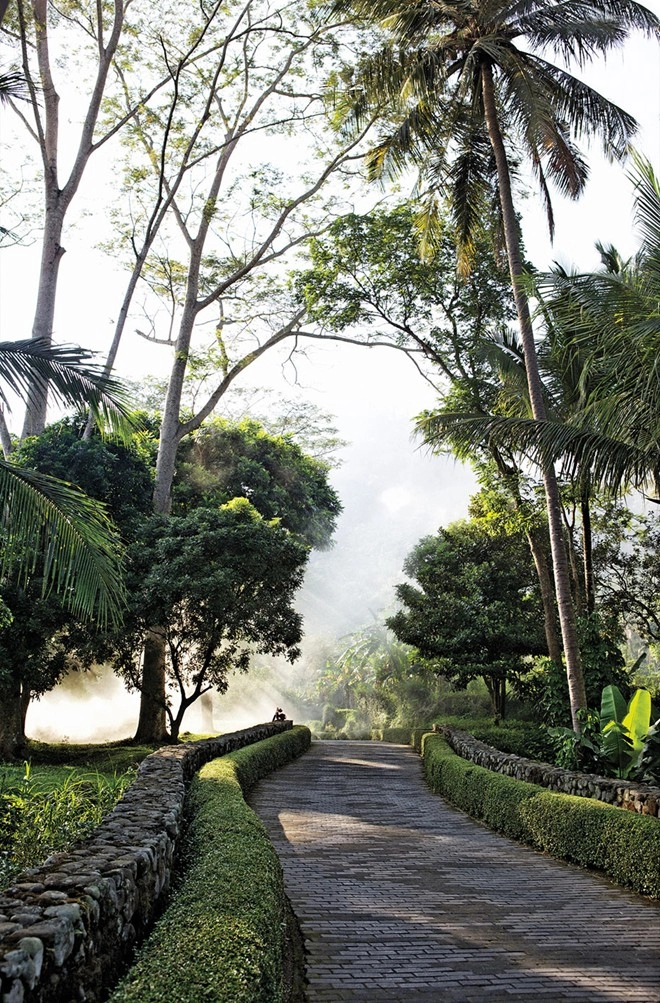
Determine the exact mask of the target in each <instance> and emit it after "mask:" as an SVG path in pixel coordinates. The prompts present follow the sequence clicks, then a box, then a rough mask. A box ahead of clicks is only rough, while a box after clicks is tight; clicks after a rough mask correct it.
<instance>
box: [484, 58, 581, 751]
mask: <svg viewBox="0 0 660 1003" xmlns="http://www.w3.org/2000/svg"><path fill="white" fill-rule="evenodd" d="M481 82H482V95H483V103H484V114H485V118H486V125H487V128H488V136H489V139H490V143H491V146H492V149H493V154H494V156H495V163H496V165H497V179H498V187H499V199H500V206H501V209H502V219H503V222H504V236H505V241H506V250H507V258H508V262H509V271H510V273H511V282H512V285H513V295H514V299H515V304H516V311H517V314H518V324H519V327H520V337H521V341H522V346H523V353H524V357H525V371H526V373H527V385H528V389H529V399H530V403H531V407H532V414H533V416H534V418H535V419H536V420H537V421H543V420H544V419H545V417H546V413H545V404H544V401H543V393H542V384H541V378H540V375H539V368H538V359H537V356H536V346H535V344H534V332H533V329H532V319H531V315H530V312H529V303H528V301H527V297H526V295H525V293H524V292H523V289H522V285H521V281H520V280H521V278H522V275H523V266H522V257H521V253H520V237H519V233H518V220H517V218H516V213H515V209H514V205H513V197H512V195H511V174H510V170H509V162H508V159H507V155H506V150H505V147H504V141H503V139H502V132H501V130H500V125H499V120H498V117H497V106H496V102H495V89H494V86H493V74H492V70H491V68H490V66H488V65H484V67H483V69H482V74H481ZM543 483H544V486H545V497H546V506H547V511H548V529H549V532H550V548H551V552H552V565H553V570H554V578H555V592H556V596H557V607H558V610H559V623H560V625H561V633H562V641H563V645H564V656H565V659H566V676H567V679H568V691H569V696H570V701H571V718H572V721H573V728H574V729H575V731H580V721H579V718H578V711H579V710H582V709H586V706H587V697H586V691H585V686H584V675H583V672H582V664H581V660H580V649H579V645H578V638H577V629H576V622H575V610H574V608H573V600H572V597H571V585H570V575H569V570H568V562H567V559H566V548H565V546H564V540H563V535H562V521H561V503H560V498H559V485H558V484H557V476H556V473H555V470H554V467H553V466H552V465H548V466H545V467H544V469H543Z"/></svg>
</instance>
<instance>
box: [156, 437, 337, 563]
mask: <svg viewBox="0 0 660 1003" xmlns="http://www.w3.org/2000/svg"><path fill="white" fill-rule="evenodd" d="M232 498H247V499H248V501H249V502H250V503H251V504H252V505H254V507H255V508H256V509H257V511H258V512H259V513H260V514H261V515H262V516H263V518H264V519H269V520H270V519H279V520H280V521H281V524H282V526H283V527H284V528H285V529H288V530H290V531H291V532H292V533H295V534H296V535H297V536H299V537H300V538H301V539H302V540H303V541H304V542H305V543H307V544H308V545H309V546H310V547H316V548H320V549H323V548H325V547H327V546H328V545H329V543H330V538H331V536H332V534H333V531H334V528H335V523H336V521H337V517H338V515H339V513H340V512H341V503H340V501H339V498H338V496H337V494H336V492H335V491H334V489H333V488H332V487H331V486H330V484H329V483H328V464H327V463H324V462H323V461H322V460H317V459H314V457H312V456H308V455H306V454H305V453H304V452H303V451H302V449H301V448H300V446H298V445H297V443H296V442H294V441H293V440H292V439H291V437H289V436H286V435H272V434H270V433H268V432H267V431H266V430H265V429H264V428H263V426H262V425H261V424H260V423H259V422H257V421H254V420H253V419H248V418H244V419H243V420H242V421H240V422H230V421H227V420H225V419H222V418H215V419H214V420H213V421H208V422H206V423H205V424H204V425H203V426H202V427H201V428H200V429H199V430H198V431H197V432H195V434H194V435H190V436H188V437H187V438H185V439H184V440H183V442H182V443H181V445H180V446H179V460H178V466H177V477H176V480H175V485H174V509H173V510H174V512H175V514H183V513H186V512H189V511H190V510H191V508H194V507H197V506H199V505H206V506H211V507H218V506H219V505H224V504H226V503H227V502H229V501H231V500H232Z"/></svg>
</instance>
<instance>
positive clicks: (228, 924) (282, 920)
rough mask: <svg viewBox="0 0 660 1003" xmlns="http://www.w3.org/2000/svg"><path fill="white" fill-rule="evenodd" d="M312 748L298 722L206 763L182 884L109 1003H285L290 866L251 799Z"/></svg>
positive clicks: (195, 792) (197, 783) (191, 810)
mask: <svg viewBox="0 0 660 1003" xmlns="http://www.w3.org/2000/svg"><path fill="white" fill-rule="evenodd" d="M309 742H310V733H309V730H308V729H307V728H304V727H301V726H298V727H296V728H293V729H292V730H291V731H286V732H283V733H282V734H280V735H276V736H275V737H274V738H269V739H266V740H264V741H262V742H257V743H256V744H255V745H250V746H247V747H245V748H243V749H240V750H238V751H237V752H233V753H231V754H230V755H228V756H223V757H222V758H221V759H216V760H214V761H213V762H211V763H208V764H207V765H206V766H204V767H203V769H202V770H201V771H200V773H199V774H198V776H197V777H196V778H195V780H194V781H193V784H192V787H191V791H190V796H189V800H188V814H189V828H188V832H187V836H186V840H185V846H184V861H183V863H184V869H183V876H182V879H181V882H180V884H179V887H178V889H177V891H176V892H175V893H174V895H173V898H172V901H171V903H170V905H169V907H168V908H167V909H166V911H165V913H164V914H163V916H162V918H161V919H160V920H159V922H158V923H157V924H156V926H155V928H154V931H153V933H152V935H151V936H150V937H149V939H148V940H147V941H146V943H145V944H144V946H143V948H142V949H141V951H140V953H139V955H138V959H137V961H136V963H135V965H134V966H133V967H132V968H131V970H130V972H129V973H128V975H127V976H126V978H125V980H124V981H123V982H122V984H121V985H120V986H119V987H118V988H117V990H116V991H115V993H114V994H113V995H112V996H111V998H110V1003H171V1001H172V1000H176V1001H177V1003H204V1001H208V1003H211V1001H212V1003H282V1001H283V1000H284V999H285V989H284V981H285V980H284V950H285V925H286V899H285V895H284V885H283V879H282V869H281V867H280V863H279V861H278V858H277V855H276V853H275V850H274V849H273V846H272V844H271V842H270V840H269V838H268V835H267V833H266V830H265V828H264V826H263V825H262V823H261V822H260V820H259V819H258V818H257V816H256V815H255V813H254V812H253V811H252V809H251V808H249V807H248V805H247V804H246V803H245V800H244V797H243V794H244V792H245V791H247V790H249V788H250V787H252V786H253V785H254V784H255V783H256V782H257V781H258V780H260V779H261V778H262V777H264V776H266V775H267V774H268V773H270V772H272V770H274V769H276V768H277V767H278V766H282V765H284V764H285V763H287V762H289V761H290V760H292V759H294V758H296V756H299V755H301V753H303V752H304V751H305V749H306V748H307V747H308V746H309Z"/></svg>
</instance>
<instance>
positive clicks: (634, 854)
mask: <svg viewBox="0 0 660 1003" xmlns="http://www.w3.org/2000/svg"><path fill="white" fill-rule="evenodd" d="M421 748H422V757H423V763H424V772H425V774H426V778H427V781H428V783H429V786H430V787H431V789H432V790H433V791H434V792H435V793H438V794H442V795H443V796H444V797H446V798H447V799H448V800H449V801H451V802H452V803H453V804H455V805H456V806H457V807H458V808H461V809H462V810H463V811H465V812H467V814H469V815H472V816H473V817H474V818H477V819H480V820H481V821H483V822H485V823H486V825H488V826H489V827H490V828H492V829H495V831H496V832H500V833H502V834H503V835H505V836H510V837H511V838H512V839H518V840H521V841H522V842H525V843H529V844H530V845H532V846H535V847H537V848H538V849H541V850H545V851H547V852H548V853H551V854H552V856H554V857H558V858H559V859H561V860H568V861H572V862H573V863H576V864H579V865H580V866H581V867H586V868H591V869H594V870H599V871H603V872H604V873H605V874H607V876H608V877H609V878H611V879H612V880H613V881H616V882H617V883H618V884H620V885H624V886H626V887H628V888H632V889H633V890H634V891H637V892H641V893H642V894H644V895H649V896H651V897H653V898H660V821H659V820H658V819H656V818H652V817H650V816H647V815H637V814H635V813H634V812H629V811H624V810H623V809H621V808H615V807H613V806H611V805H607V804H603V802H601V801H594V800H592V799H591V798H580V797H573V796H571V795H568V794H558V793H555V792H554V791H547V790H545V788H543V787H539V786H537V785H536V784H529V783H526V782H525V781H522V780H515V779H513V777H506V776H502V775H501V774H499V773H494V772H492V771H491V770H486V769H484V768H483V767H481V766H476V765H475V764H474V763H470V762H468V761H467V760H465V759H462V758H461V757H460V756H458V755H456V753H455V752H454V751H453V750H452V749H451V748H450V747H449V745H448V744H447V742H446V741H445V740H444V739H443V738H442V737H441V736H440V735H435V734H426V735H424V737H423V739H422V743H421Z"/></svg>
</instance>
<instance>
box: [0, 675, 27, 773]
mask: <svg viewBox="0 0 660 1003" xmlns="http://www.w3.org/2000/svg"><path fill="white" fill-rule="evenodd" d="M25 750H26V742H25V732H24V730H23V716H22V713H21V682H20V678H19V676H18V674H17V673H12V676H11V678H10V680H9V681H8V682H7V684H6V685H5V686H3V687H2V688H1V689H0V759H2V760H4V761H8V762H11V761H12V760H15V759H22V758H23V757H24V755H25Z"/></svg>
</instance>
